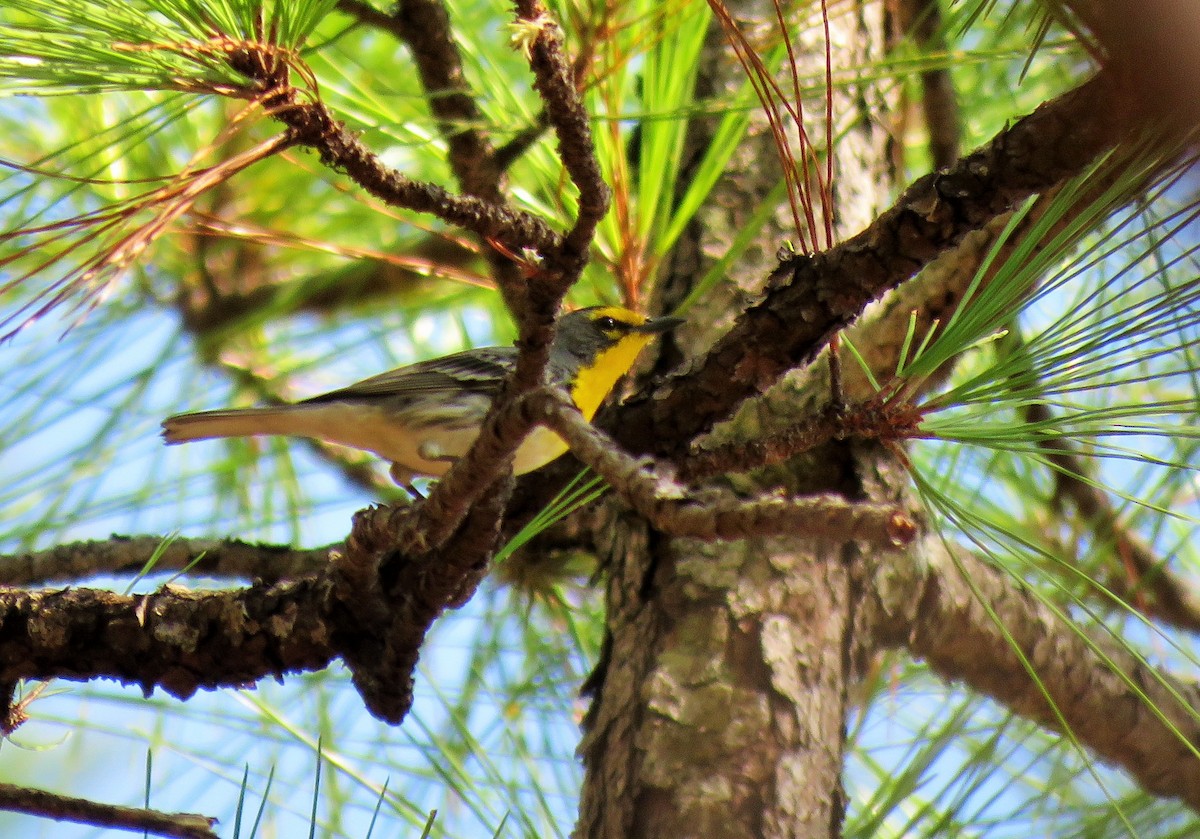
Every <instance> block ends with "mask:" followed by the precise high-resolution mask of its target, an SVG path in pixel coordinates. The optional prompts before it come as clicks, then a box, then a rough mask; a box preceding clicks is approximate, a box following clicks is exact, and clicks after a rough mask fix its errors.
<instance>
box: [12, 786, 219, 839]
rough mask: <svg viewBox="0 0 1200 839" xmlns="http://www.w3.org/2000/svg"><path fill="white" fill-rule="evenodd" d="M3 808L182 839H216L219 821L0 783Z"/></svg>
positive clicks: (55, 818) (44, 816) (62, 819)
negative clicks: (103, 802)
mask: <svg viewBox="0 0 1200 839" xmlns="http://www.w3.org/2000/svg"><path fill="white" fill-rule="evenodd" d="M0 810H10V811H12V812H14V813H28V814H29V815H32V816H41V817H42V818H47V819H54V820H55V821H68V822H76V823H78V824H90V825H95V826H96V827H107V828H112V829H114V830H129V831H136V832H141V833H154V834H156V835H158V836H172V837H179V839H217V834H216V832H215V831H214V830H213V826H214V825H215V824H216V821H217V820H216V819H214V818H210V817H208V816H199V815H195V814H193V813H162V812H159V811H158V810H145V809H142V808H141V807H120V806H117V805H115V804H100V803H98V802H95V801H88V800H87V799H85V798H72V797H70V796H67V795H58V794H56V793H52V792H46V791H44V790H37V789H28V788H26V787H19V786H16V785H14V784H0Z"/></svg>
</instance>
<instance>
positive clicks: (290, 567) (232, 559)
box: [0, 536, 331, 587]
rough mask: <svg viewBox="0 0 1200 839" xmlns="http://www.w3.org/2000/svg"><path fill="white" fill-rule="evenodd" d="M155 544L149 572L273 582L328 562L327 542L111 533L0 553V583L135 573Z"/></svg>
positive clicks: (307, 572)
mask: <svg viewBox="0 0 1200 839" xmlns="http://www.w3.org/2000/svg"><path fill="white" fill-rule="evenodd" d="M160 549H161V552H160V553H159V555H158V558H157V560H156V561H155V563H154V567H153V568H152V569H151V570H150V573H155V574H157V573H160V572H163V571H183V570H184V569H187V570H188V571H189V573H192V574H196V575H199V576H211V577H231V578H242V579H246V580H260V581H262V582H265V583H276V582H279V581H281V580H295V579H298V578H300V577H305V576H308V575H310V574H314V573H317V572H319V571H321V570H322V569H323V568H324V567H325V566H326V565H327V564H328V562H329V552H330V550H331V547H325V548H311V549H307V550H300V549H296V548H291V547H288V546H286V545H261V544H251V543H249V542H241V541H238V540H237V539H170V538H168V537H162V536H113V537H112V538H110V539H104V540H99V539H98V540H94V541H89V542H71V543H68V544H65V545H56V546H54V547H53V548H49V549H47V550H44V551H32V552H29V553H21V554H10V555H8V556H0V585H5V586H24V587H29V586H38V585H46V584H49V583H56V582H63V583H71V582H77V581H79V580H86V579H88V578H89V577H98V576H102V575H109V574H111V575H117V576H124V575H129V574H137V573H139V572H141V571H142V570H143V569H144V568H145V567H146V564H147V563H148V562H149V561H150V559H151V557H153V556H154V554H155V552H159V551H160Z"/></svg>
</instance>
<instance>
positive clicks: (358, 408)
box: [292, 403, 567, 478]
mask: <svg viewBox="0 0 1200 839" xmlns="http://www.w3.org/2000/svg"><path fill="white" fill-rule="evenodd" d="M304 414H305V417H304V419H303V422H301V423H298V424H300V425H303V426H304V427H303V430H299V429H297V431H293V432H292V433H299V434H301V435H302V436H305V437H317V438H320V439H323V440H328V441H330V442H333V443H337V444H339V445H343V446H348V447H350V448H354V449H361V450H363V451H368V452H373V453H375V454H377V455H379V456H380V457H382V458H384V459H385V460H389V461H391V462H392V463H395V464H398V465H399V466H400V467H401V468H402V469H403V470H404V471H406V472H409V473H411V474H413V475H427V476H429V477H434V478H436V477H440V476H441V475H444V474H446V472H447V471H449V469H450V466H451V465H452V464H453V462H454V460H455V459H456V458H459V457H462V456H463V455H464V454H466V453H467V450H468V449H469V448H470V447H471V444H472V443H474V442H475V438H476V437H477V436H478V434H479V430H478V428H474V427H471V428H455V429H446V428H437V427H423V428H415V429H414V428H408V427H405V426H399V425H397V424H396V420H395V417H394V416H389V414H388V413H387V412H386V411H385V410H383V409H379V408H368V407H365V406H362V405H346V404H336V403H331V404H328V405H321V406H320V407H319V408H318V407H316V406H314V407H313V408H310V409H309V410H307V411H304ZM566 450H567V445H566V443H564V442H563V441H562V439H561V438H560V437H559V436H558V435H557V434H555V433H554V432H553V431H551V430H550V429H548V428H543V427H541V426H538V427H537V428H535V429H533V431H531V432H530V433H529V436H528V437H526V438H525V440H524V442H522V443H521V445H520V446H519V447H518V448H517V451H516V455H515V456H514V458H513V472H514V473H515V474H517V475H522V474H524V473H526V472H532V471H533V470H534V469H538V468H540V467H542V466H545V465H546V464H547V463H549V462H550V461H552V460H554V459H555V458H557V457H559V456H560V455H562V454H563V453H564V452H566Z"/></svg>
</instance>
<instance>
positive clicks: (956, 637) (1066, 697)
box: [867, 537, 1200, 811]
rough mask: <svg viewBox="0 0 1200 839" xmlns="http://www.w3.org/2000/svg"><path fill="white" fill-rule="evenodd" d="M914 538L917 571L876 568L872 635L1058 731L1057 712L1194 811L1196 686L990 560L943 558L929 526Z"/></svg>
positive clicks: (1199, 733) (1080, 735) (1198, 791)
mask: <svg viewBox="0 0 1200 839" xmlns="http://www.w3.org/2000/svg"><path fill="white" fill-rule="evenodd" d="M921 545H922V547H923V549H924V552H925V556H924V557H923V559H924V571H923V572H922V573H909V572H906V571H903V570H901V569H900V567H899V565H898V564H896V563H888V564H886V565H884V564H882V563H881V564H879V565H878V566H877V567H876V568H874V569H873V573H874V576H875V585H872V586H868V589H867V590H868V592H869V593H870V594H871V596H872V597H873V603H872V604H871V605H872V606H873V609H871V610H870V612H871V614H872V618H873V621H874V623H873V626H871V627H870V628H871V630H872V632H873V634H874V636H875V638H876V639H877V641H878V642H879V643H880V644H882V645H884V646H888V647H901V648H906V649H908V650H909V651H910V652H911V653H912V654H913V655H914V656H916V657H918V658H922V659H925V660H926V661H927V662H928V663H929V665H930V667H932V668H933V670H934V671H935V672H937V673H938V674H939V675H941V676H942V677H943V678H946V679H949V680H952V681H956V682H963V683H965V684H967V685H968V686H970V687H971V688H972V689H974V690H978V691H980V692H981V693H984V694H987V695H988V696H991V697H992V698H994V699H995V700H997V701H998V702H1001V703H1003V704H1004V705H1005V706H1006V707H1008V708H1010V709H1011V710H1013V711H1014V712H1015V713H1017V714H1020V715H1021V716H1024V717H1026V718H1028V719H1031V720H1033V721H1034V722H1036V723H1038V724H1039V725H1043V726H1046V727H1048V728H1051V729H1053V730H1055V731H1061V730H1062V727H1063V723H1064V722H1065V723H1066V725H1067V726H1069V728H1070V732H1071V734H1072V735H1073V736H1074V737H1075V738H1077V739H1078V740H1079V742H1080V743H1082V744H1083V745H1085V746H1087V747H1088V748H1090V749H1092V750H1093V751H1095V752H1096V754H1098V755H1100V756H1101V757H1102V758H1104V759H1106V760H1108V761H1111V762H1113V763H1115V764H1117V765H1119V766H1121V767H1122V768H1124V769H1125V770H1126V771H1127V772H1129V773H1130V774H1131V775H1132V776H1133V777H1134V778H1135V779H1136V780H1137V782H1138V783H1139V784H1140V785H1141V786H1143V787H1144V788H1145V789H1146V790H1148V791H1149V792H1151V793H1154V794H1156V795H1160V796H1164V797H1170V798H1179V799H1181V800H1182V801H1184V802H1185V803H1186V804H1187V805H1188V806H1189V807H1191V808H1192V809H1193V810H1197V811H1200V757H1198V756H1197V746H1198V745H1200V712H1198V709H1200V687H1198V686H1197V685H1195V684H1191V683H1184V682H1182V681H1180V680H1178V679H1176V678H1174V677H1172V676H1170V675H1167V674H1165V673H1163V672H1162V671H1160V670H1157V669H1155V668H1153V667H1150V666H1149V665H1148V664H1146V663H1145V661H1144V660H1142V659H1140V658H1138V657H1137V656H1136V655H1134V654H1133V653H1132V652H1131V651H1130V650H1129V649H1128V648H1127V647H1125V646H1122V645H1121V644H1119V643H1118V642H1117V641H1115V640H1113V639H1112V638H1110V637H1107V636H1105V637H1096V636H1093V635H1091V634H1085V633H1084V631H1083V630H1081V629H1080V628H1078V627H1075V626H1070V625H1068V624H1067V623H1066V622H1065V621H1064V620H1063V619H1062V617H1061V616H1059V615H1058V614H1056V613H1055V612H1054V611H1053V610H1052V609H1051V608H1050V607H1049V606H1047V605H1046V603H1044V602H1042V601H1041V600H1039V599H1038V598H1037V596H1036V595H1035V594H1033V593H1032V592H1031V591H1029V590H1028V589H1025V588H1024V587H1021V586H1019V585H1018V584H1016V583H1014V581H1013V579H1012V577H1011V576H1009V575H1007V574H1005V573H1004V572H1003V571H1001V570H998V569H996V568H995V567H993V566H992V565H989V564H987V563H984V562H981V561H979V560H978V559H976V558H974V557H971V556H957V557H954V558H951V557H950V556H949V555H948V554H947V553H946V550H945V548H944V547H943V545H942V543H941V542H940V541H939V540H938V539H937V538H936V537H931V538H928V539H925V540H924V541H923V542H922V543H921ZM921 564H922V563H913V566H914V567H915V566H920V565H921ZM1018 650H1019V651H1020V655H1019V654H1018ZM1022 655H1023V656H1024V657H1025V659H1026V660H1027V661H1028V663H1029V665H1030V666H1031V667H1032V669H1033V671H1034V672H1035V673H1036V674H1037V678H1038V681H1040V686H1039V684H1038V683H1037V682H1035V681H1034V680H1033V678H1031V676H1030V673H1029V671H1028V670H1027V669H1026V666H1025V664H1024V663H1023V662H1022V658H1021V656H1022ZM1051 703H1053V704H1051ZM1060 715H1061V717H1060Z"/></svg>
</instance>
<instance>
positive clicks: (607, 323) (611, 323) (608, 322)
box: [596, 317, 617, 332]
mask: <svg viewBox="0 0 1200 839" xmlns="http://www.w3.org/2000/svg"><path fill="white" fill-rule="evenodd" d="M596 326H598V327H600V330H601V331H602V332H614V331H616V328H617V319H616V318H610V317H603V318H596Z"/></svg>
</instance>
